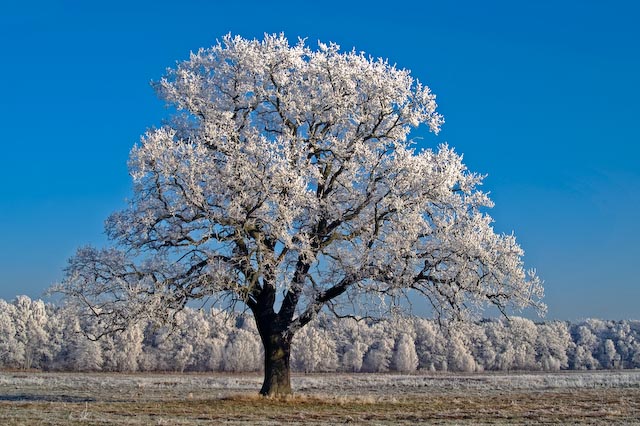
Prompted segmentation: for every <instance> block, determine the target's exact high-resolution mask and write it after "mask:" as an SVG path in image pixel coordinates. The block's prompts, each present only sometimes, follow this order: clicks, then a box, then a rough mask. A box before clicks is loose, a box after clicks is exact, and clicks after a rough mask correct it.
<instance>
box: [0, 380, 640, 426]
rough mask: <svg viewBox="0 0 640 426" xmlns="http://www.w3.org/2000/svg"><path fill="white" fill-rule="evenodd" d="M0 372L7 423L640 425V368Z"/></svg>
mask: <svg viewBox="0 0 640 426" xmlns="http://www.w3.org/2000/svg"><path fill="white" fill-rule="evenodd" d="M260 382H261V377H260V376H259V375H247V374H242V375H224V374H109V373H92V374H78V373H38V372H0V424H2V425H27V424H28V425H106V424H122V425H204V424H226V425H236V424H253V425H277V424H283V423H287V424H290V425H294V424H314V425H333V424H347V423H348V424H378V425H392V424H393V425H396V424H406V425H409V424H410V425H414V424H438V425H449V424H456V425H459V424H462V425H472V424H473V425H477V424H498V425H502V424H590V425H591V424H602V425H604V424H607V425H609V424H625V425H628V424H638V425H640V371H615V372H613V371H609V372H588V373H586V372H584V373H583V372H566V373H535V374H533V373H511V374H492V373H483V374H446V373H443V374H437V373H432V374H428V375H398V374H393V375H391V374H389V375H384V374H378V375H373V374H371V375H369V374H351V375H350V374H318V375H296V376H294V377H293V379H292V382H293V386H294V388H295V392H296V396H294V397H291V398H288V399H282V400H269V399H264V398H261V397H258V396H257V391H258V389H259V387H260Z"/></svg>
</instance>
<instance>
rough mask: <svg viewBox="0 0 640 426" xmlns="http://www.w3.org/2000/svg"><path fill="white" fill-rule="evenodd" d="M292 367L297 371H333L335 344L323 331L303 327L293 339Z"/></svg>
mask: <svg viewBox="0 0 640 426" xmlns="http://www.w3.org/2000/svg"><path fill="white" fill-rule="evenodd" d="M292 347H293V365H294V368H296V369H297V370H299V371H304V372H305V373H311V372H314V371H335V370H336V369H337V368H338V356H337V354H336V343H335V341H334V340H333V338H332V337H331V336H330V335H329V333H327V332H326V331H325V330H322V329H318V328H316V327H305V328H304V329H302V330H300V332H299V333H298V334H296V336H295V337H294V339H293V346H292Z"/></svg>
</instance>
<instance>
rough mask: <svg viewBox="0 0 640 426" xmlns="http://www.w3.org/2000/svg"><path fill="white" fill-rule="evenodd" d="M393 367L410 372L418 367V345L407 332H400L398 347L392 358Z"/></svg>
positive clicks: (396, 369)
mask: <svg viewBox="0 0 640 426" xmlns="http://www.w3.org/2000/svg"><path fill="white" fill-rule="evenodd" d="M391 367H392V368H393V369H394V370H395V371H400V372H403V373H410V372H412V371H416V369H417V368H418V354H417V353H416V345H415V342H414V340H413V337H411V336H410V335H409V334H407V333H402V334H400V337H399V338H398V340H397V341H396V347H395V349H394V351H393V356H392V358H391Z"/></svg>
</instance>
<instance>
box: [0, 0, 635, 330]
mask: <svg viewBox="0 0 640 426" xmlns="http://www.w3.org/2000/svg"><path fill="white" fill-rule="evenodd" d="M638 4H640V3H638V2H635V1H615V0H612V1H611V2H603V1H601V0H598V1H588V0H584V1H578V0H574V1H569V0H566V1H540V0H536V1H526V2H525V1H501V2H496V1H490V0H488V1H482V2H478V1H466V2H465V1H439V2H431V1H415V2H389V3H388V4H386V5H385V4H376V3H371V2H368V1H367V2H360V4H358V5H355V4H353V2H346V1H324V2H300V1H295V2H277V1H273V2H272V1H258V2H254V1H237V2H235V1H226V2H214V1H204V0H202V1H196V0H181V1H179V2H178V1H164V0H161V1H160V0H155V1H127V2H123V1H119V0H118V1H81V0H77V1H63V0H48V1H44V0H43V1H29V0H5V1H4V2H3V3H2V5H1V6H0V46H1V51H0V52H1V57H0V60H1V61H2V62H1V63H0V65H1V66H0V129H1V132H2V133H1V136H0V138H1V139H0V140H1V144H2V145H1V146H2V151H1V153H0V298H4V299H8V300H10V299H13V298H14V297H15V296H16V295H18V294H27V295H29V296H31V297H40V296H41V295H42V293H43V292H44V291H45V289H46V288H47V287H48V286H49V285H51V284H52V283H53V282H55V281H56V280H59V279H60V278H61V277H62V269H63V268H64V266H65V264H66V260H67V258H69V257H70V256H71V255H72V254H73V253H74V251H75V249H76V247H78V246H80V245H83V244H89V243H90V244H103V243H104V241H105V238H104V236H103V234H102V232H103V231H102V229H103V221H104V219H106V217H107V215H108V214H109V213H110V212H111V211H113V210H116V209H119V208H121V207H123V206H124V200H125V199H126V198H127V197H128V196H129V194H130V192H129V191H130V179H129V176H128V173H127V167H126V161H127V157H128V153H129V150H130V148H131V147H132V146H133V144H134V143H136V142H137V141H138V138H139V135H140V134H142V133H143V132H144V131H145V129H146V128H147V127H149V126H152V125H155V124H158V123H160V121H161V120H162V119H163V118H164V117H166V111H165V109H164V105H163V104H162V102H161V101H159V100H157V98H156V97H155V94H154V93H153V90H152V89H151V88H150V86H149V81H150V80H152V79H158V78H160V77H161V76H162V74H163V73H164V70H165V68H166V67H170V66H173V65H174V64H175V61H176V60H180V59H185V58H186V57H187V56H188V54H189V52H190V51H191V50H197V49H198V48H199V47H207V46H210V45H211V44H213V43H214V42H215V40H216V38H219V37H221V36H222V35H224V34H226V33H228V32H231V33H233V34H239V35H242V36H244V37H248V38H254V37H257V38H261V37H262V34H263V33H265V32H268V33H273V32H285V34H286V35H287V36H288V37H289V38H290V40H292V41H295V40H296V39H297V37H298V36H302V37H307V38H308V40H309V42H310V44H315V42H316V41H317V40H321V41H324V42H328V41H335V42H337V43H338V44H340V45H341V46H342V47H343V48H345V49H349V50H350V49H351V48H352V47H355V48H356V49H357V50H363V51H365V52H368V53H370V54H372V55H373V56H382V57H387V58H389V59H390V61H391V62H394V63H397V64H398V66H399V67H402V68H408V69H411V70H412V72H413V75H414V76H416V77H418V78H419V79H421V80H422V81H423V82H425V83H426V84H428V85H429V86H430V87H431V88H432V89H433V91H434V92H435V93H436V94H437V95H438V103H439V105H440V112H441V113H442V114H443V115H444V116H445V119H446V123H445V125H444V127H443V131H442V132H441V133H440V135H438V136H437V137H436V136H434V135H431V134H425V135H424V139H423V143H424V144H425V145H428V146H435V145H436V144H438V143H440V142H444V141H447V142H449V144H450V145H452V146H454V147H456V149H457V151H458V152H461V153H464V155H465V161H466V163H467V165H468V166H469V168H470V169H471V170H473V171H477V172H481V173H486V174H488V177H487V179H486V181H485V189H486V190H488V191H490V192H491V194H492V198H493V200H494V201H495V202H496V207H495V208H494V209H493V211H492V215H493V217H494V218H495V219H496V224H495V226H496V229H497V230H499V231H501V232H511V231H513V232H515V234H516V235H517V236H518V239H519V241H520V243H521V245H522V246H523V248H524V249H525V252H526V256H525V260H526V263H527V265H528V266H530V267H535V268H537V270H538V273H539V274H540V275H541V276H542V277H543V278H544V279H545V281H546V289H547V291H546V293H547V296H546V302H547V304H548V305H549V315H548V317H549V318H559V319H580V318H586V317H601V318H611V319H622V318H635V319H640V278H638V277H639V274H638V272H637V270H636V268H637V265H638V264H639V263H640V248H639V247H640V159H639V154H640V148H639V146H638V144H639V143H640V125H639V124H640V122H639V117H640V83H639V81H638V79H639V77H640V47H639V46H640V25H639V24H638V23H639V22H640V10H639V7H640V6H637V5H638Z"/></svg>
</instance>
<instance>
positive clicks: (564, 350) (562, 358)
mask: <svg viewBox="0 0 640 426" xmlns="http://www.w3.org/2000/svg"><path fill="white" fill-rule="evenodd" d="M537 328H538V336H537V338H536V363H537V364H538V366H539V367H540V369H541V370H545V371H549V370H560V369H566V368H568V367H569V353H570V352H571V351H573V350H574V349H573V346H574V344H573V341H572V340H571V335H570V334H569V330H568V328H567V324H566V323H565V322H561V321H553V322H549V323H543V324H539V325H538V327H537Z"/></svg>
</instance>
